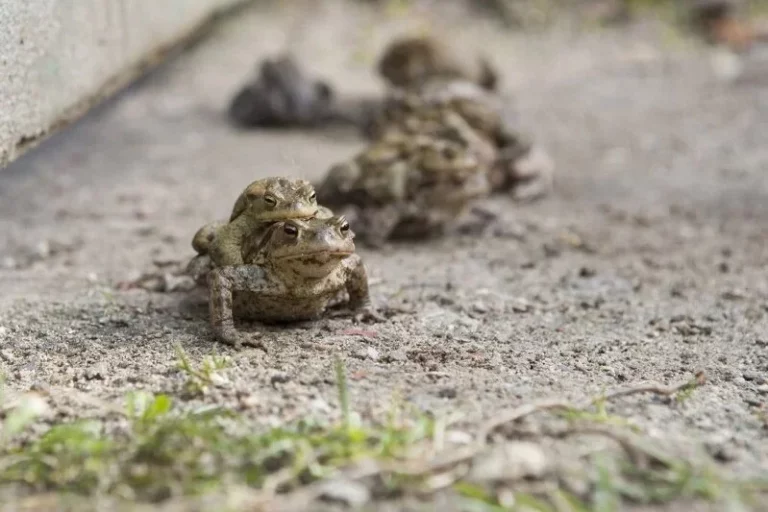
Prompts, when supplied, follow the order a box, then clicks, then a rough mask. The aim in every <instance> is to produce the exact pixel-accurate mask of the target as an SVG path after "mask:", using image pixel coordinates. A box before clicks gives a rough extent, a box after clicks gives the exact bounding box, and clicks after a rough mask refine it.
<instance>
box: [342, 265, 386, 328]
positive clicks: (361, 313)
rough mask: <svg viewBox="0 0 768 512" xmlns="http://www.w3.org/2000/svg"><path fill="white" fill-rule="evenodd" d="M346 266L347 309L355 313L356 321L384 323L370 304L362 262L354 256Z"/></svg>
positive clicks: (366, 278)
mask: <svg viewBox="0 0 768 512" xmlns="http://www.w3.org/2000/svg"><path fill="white" fill-rule="evenodd" d="M347 265H348V266H347V268H348V269H349V273H348V276H347V282H346V288H347V293H348V294H349V309H351V310H352V311H355V312H356V315H355V318H356V319H357V320H358V321H377V322H382V321H384V317H383V316H381V315H380V314H379V313H377V312H376V308H375V307H374V306H373V303H372V302H371V296H370V293H369V291H368V274H367V272H366V270H365V265H364V264H363V260H362V259H361V258H360V256H358V255H357V254H355V255H352V256H350V257H349V258H348V260H347Z"/></svg>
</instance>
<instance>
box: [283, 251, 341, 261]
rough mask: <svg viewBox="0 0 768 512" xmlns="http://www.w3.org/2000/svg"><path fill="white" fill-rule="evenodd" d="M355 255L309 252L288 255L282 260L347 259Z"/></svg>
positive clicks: (333, 252)
mask: <svg viewBox="0 0 768 512" xmlns="http://www.w3.org/2000/svg"><path fill="white" fill-rule="evenodd" d="M351 254H353V252H352V251H309V252H302V253H301V254H287V255H285V256H283V257H281V258H280V259H298V258H325V259H328V258H331V257H334V256H341V257H346V256H350V255H351Z"/></svg>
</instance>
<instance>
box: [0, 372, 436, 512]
mask: <svg viewBox="0 0 768 512" xmlns="http://www.w3.org/2000/svg"><path fill="white" fill-rule="evenodd" d="M187 366H189V365H188V362H187ZM337 372H338V373H339V374H340V375H343V374H344V371H343V365H341V363H340V362H337ZM201 374H202V372H198V371H197V370H195V371H194V374H193V375H195V376H196V378H200V377H201ZM339 391H340V392H339V394H340V397H346V396H347V390H346V379H341V380H340V390H339ZM341 402H342V403H343V404H345V405H343V409H344V410H345V411H346V412H344V413H343V420H342V421H341V422H340V423H322V422H313V421H301V422H299V423H297V424H295V425H291V426H287V427H281V428H274V429H270V430H268V431H266V432H262V433H256V434H253V433H250V432H249V429H247V428H245V426H244V425H243V423H242V421H241V418H239V417H238V416H237V415H235V414H234V413H232V412H231V411H228V410H226V409H221V408H210V407H209V408H205V409H200V410H194V411H185V410H183V409H181V408H179V407H176V406H175V404H174V402H173V399H172V398H171V397H169V396H167V395H162V394H161V395H151V394H148V393H132V394H130V395H129V396H128V397H127V400H126V407H125V418H126V419H127V420H128V421H127V423H128V426H127V428H125V429H123V430H121V431H118V432H108V431H107V430H106V429H105V428H104V424H103V423H101V422H94V421H81V422H74V423H68V424H61V425H55V426H53V427H51V428H50V429H49V430H48V431H47V432H46V433H45V434H44V435H43V436H42V437H40V438H39V439H37V440H36V441H34V442H32V443H30V444H27V445H24V446H21V447H17V448H14V449H9V450H6V451H5V453H3V454H2V455H0V483H17V484H23V485H25V486H27V487H29V488H30V489H33V490H36V491H45V490H57V491H69V492H75V493H81V494H94V493H99V494H107V495H114V496H116V497H120V498H126V499H131V500H142V501H158V500H162V499H164V498H167V497H170V496H178V495H194V494H200V493H205V492H209V491H212V490H215V489H216V488H217V487H219V486H220V485H222V483H223V482H224V481H225V480H226V481H227V482H228V483H233V484H244V485H248V486H251V487H256V488H261V487H263V486H264V485H265V484H267V483H268V480H269V479H270V478H276V477H277V478H278V479H279V486H278V487H279V488H278V489H277V490H280V491H284V490H289V489H292V488H295V487H297V486H299V485H304V484H307V483H309V482H312V481H314V480H317V479H319V478H322V477H324V476H327V475H330V474H331V473H333V472H334V471H335V470H336V469H337V468H339V467H342V466H344V465H347V464H350V463H352V462H354V461H355V460H358V459H361V458H373V459H377V458H382V457H386V458H389V459H392V458H397V457H401V456H405V455H406V454H407V452H408V448H409V447H410V446H412V445H414V444H415V443H419V442H420V441H422V440H424V439H426V438H428V437H429V436H430V435H431V432H432V429H431V428H430V425H431V424H432V422H431V420H428V419H426V418H422V421H421V422H420V425H418V426H417V428H413V427H412V426H411V425H410V424H408V423H403V424H394V423H387V424H385V425H378V424H369V425H356V424H354V423H353V422H352V421H351V420H350V417H351V414H350V412H349V406H348V401H347V398H341Z"/></svg>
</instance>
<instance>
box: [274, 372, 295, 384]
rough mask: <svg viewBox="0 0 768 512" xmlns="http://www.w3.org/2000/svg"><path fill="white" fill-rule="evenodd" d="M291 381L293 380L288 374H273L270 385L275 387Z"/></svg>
mask: <svg viewBox="0 0 768 512" xmlns="http://www.w3.org/2000/svg"><path fill="white" fill-rule="evenodd" d="M290 380H291V376H290V375H288V374H287V373H285V372H275V373H273V374H272V377H270V378H269V383H270V384H271V385H273V386H274V385H275V384H285V383H286V382H288V381H290Z"/></svg>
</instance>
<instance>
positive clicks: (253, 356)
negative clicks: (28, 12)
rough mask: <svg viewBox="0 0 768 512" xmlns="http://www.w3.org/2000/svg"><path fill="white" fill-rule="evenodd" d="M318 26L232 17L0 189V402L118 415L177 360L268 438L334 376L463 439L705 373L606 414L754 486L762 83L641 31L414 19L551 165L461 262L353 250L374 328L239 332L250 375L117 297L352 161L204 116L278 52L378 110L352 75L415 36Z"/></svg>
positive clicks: (763, 178) (391, 21) (364, 401)
mask: <svg viewBox="0 0 768 512" xmlns="http://www.w3.org/2000/svg"><path fill="white" fill-rule="evenodd" d="M323 4H324V7H323V8H322V9H321V8H319V7H317V8H315V9H316V12H314V13H312V15H311V16H305V17H304V18H298V17H296V16H295V13H294V12H293V11H290V10H288V9H287V8H283V9H282V10H271V9H269V10H268V9H265V8H261V9H259V8H255V9H250V10H247V11H245V12H243V13H240V14H239V15H238V16H237V17H236V19H234V20H230V21H227V22H225V23H223V24H222V25H221V26H219V27H217V29H216V30H215V31H214V33H213V34H211V35H210V37H209V38H207V39H206V40H205V42H204V44H200V45H198V46H196V47H195V48H193V49H191V50H190V51H189V52H187V53H186V54H184V55H182V56H180V57H179V58H177V59H175V60H173V61H172V62H169V63H168V64H166V65H164V66H163V68H162V69H159V70H157V71H156V72H154V73H152V74H151V75H150V76H148V77H147V78H145V79H143V80H142V81H141V82H140V83H138V84H136V85H135V86H134V87H132V88H131V89H130V90H127V91H125V92H124V93H123V94H121V95H120V97H118V98H116V99H114V100H113V101H110V102H109V103H108V104H106V105H104V106H102V107H100V108H98V109H97V110H96V111H94V112H93V113H92V114H91V115H89V117H88V118H86V119H84V120H83V121H82V122H80V123H78V124H77V125H75V126H73V127H72V128H70V129H68V130H66V131H65V132H63V133H61V134H59V135H57V136H55V137H54V138H53V139H51V140H49V141H48V142H47V143H45V144H44V145H42V146H41V147H40V148H39V149H38V150H36V151H33V152H32V153H30V154H29V155H27V156H26V157H24V158H23V159H22V160H20V161H17V162H16V163H14V164H13V165H11V166H10V167H9V168H7V169H4V170H3V171H2V172H0V244H1V247H2V253H1V254H0V263H2V269H0V288H2V290H3V292H2V294H0V342H1V343H2V348H1V349H0V367H2V369H3V370H4V371H5V373H6V375H7V380H8V383H9V385H10V387H11V389H12V390H17V391H24V390H28V389H30V388H35V389H38V390H45V391H47V392H48V393H47V394H48V395H49V402H50V404H51V406H52V410H53V416H54V417H55V418H56V419H59V420H62V419H69V418H73V417H101V416H103V415H105V414H106V413H107V412H108V411H109V410H110V408H111V407H113V405H112V404H114V403H115V402H116V400H118V399H120V398H121V397H122V396H123V395H124V394H125V393H126V392H127V391H128V390H130V389H145V390H150V391H153V392H168V393H177V392H178V390H179V388H180V385H181V380H182V377H181V376H180V375H179V373H178V372H177V371H176V369H175V365H176V361H177V358H176V355H175V353H174V350H173V344H174V343H179V344H181V346H182V347H184V349H185V350H186V351H187V352H188V353H189V355H190V356H191V357H192V358H194V359H199V358H201V357H202V356H203V355H205V354H209V353H212V352H221V353H226V354H228V355H230V356H232V357H233V359H234V364H233V367H232V368H231V369H230V370H229V371H228V373H227V376H228V379H229V385H228V386H225V387H222V388H220V389H215V390H214V391H213V392H212V393H211V394H210V395H209V396H207V397H205V398H204V399H203V401H206V402H216V403H224V404H228V405H234V406H236V407H238V408H239V409H241V410H243V411H244V412H245V413H246V414H247V415H249V416H250V417H252V418H253V422H254V425H255V426H259V425H273V424H279V423H281V422H284V421H288V420H291V419H295V418H298V417H301V416H303V415H306V414H314V415H327V414H333V413H334V411H335V410H336V398H335V393H336V391H335V387H334V382H333V370H332V357H333V354H334V353H336V352H338V351H340V352H341V353H342V354H343V357H344V358H345V360H346V364H347V367H348V371H349V372H350V375H351V390H350V391H351V398H352V403H353V405H354V407H355V408H357V409H360V410H368V409H371V408H377V407H378V406H383V405H386V404H387V403H388V401H389V399H390V396H391V395H392V393H393V392H395V391H397V390H399V391H400V392H401V393H402V394H403V395H404V396H405V397H406V398H407V399H408V400H409V401H411V402H412V403H415V404H417V405H418V406H420V407H423V408H426V409H430V410H435V411H446V410H451V411H459V412H461V413H463V414H464V415H465V416H466V418H467V420H468V421H475V420H479V419H481V418H484V417H488V416H490V415H492V414H493V412H494V411H496V410H498V409H499V408H502V407H509V406H515V405H518V404H520V403H522V402H526V401H530V400H533V399H538V398H545V397H564V398H571V399H579V398H583V397H585V396H591V395H594V394H597V393H600V392H601V391H602V390H604V389H609V388H614V387H617V386H623V385H628V384H635V383H639V382H644V381H659V382H662V383H676V382H679V381H681V380H685V379H688V378H690V377H691V376H692V375H693V374H694V373H695V372H696V371H699V370H703V371H704V372H705V373H706V375H707V378H708V382H707V384H706V386H704V387H703V388H701V389H700V390H698V391H696V392H695V393H694V394H693V395H692V396H691V398H690V399H688V400H686V401H685V402H683V403H680V404H672V405H670V404H667V403H664V402H663V401H660V400H657V399H653V398H649V397H647V396H645V397H636V398H635V397H630V398H628V399H626V400H622V401H620V403H619V405H618V406H617V408H616V409H615V412H617V413H618V414H622V415H624V416H627V417H629V418H631V419H632V420H633V421H634V422H636V423H637V424H639V425H640V426H641V427H642V428H643V429H644V431H645V432H646V433H647V434H648V435H649V436H653V437H658V438H660V439H662V438H663V439H667V440H686V441H688V442H690V441H695V442H697V443H699V442H700V443H703V445H704V446H705V447H707V449H708V450H709V452H710V453H711V454H712V455H713V456H715V457H716V458H718V459H719V460H720V461H721V462H723V464H726V465H728V466H730V467H733V468H735V469H737V470H739V471H744V472H750V473H751V472H756V471H768V437H767V434H768V425H767V424H766V421H768V420H766V415H767V414H768V380H766V379H767V378H768V272H766V268H767V266H768V176H767V173H768V167H766V166H767V164H766V162H768V145H766V144H765V141H766V136H765V134H766V133H768V87H766V86H767V85H768V72H766V67H765V65H764V63H761V62H760V61H755V62H754V67H752V68H749V69H748V70H747V72H746V74H745V76H744V77H742V79H741V80H739V81H737V82H735V83H725V82H723V81H721V80H719V79H718V78H717V77H716V76H715V75H714V74H713V71H712V66H711V62H710V60H709V58H708V54H707V53H706V52H705V51H704V50H702V49H700V48H696V47H693V46H691V45H688V44H683V43H681V41H679V40H677V39H670V38H669V37H667V36H668V33H667V32H666V31H665V30H663V29H660V28H658V27H655V26H653V25H650V24H642V25H638V26H634V27H632V28H630V29H626V30H625V31H624V32H618V31H617V32H612V31H601V32H595V31H592V32H586V33H576V32H575V31H573V30H571V29H558V30H553V31H550V32H547V33H543V34H530V35H523V34H520V33H514V32H503V31H501V30H498V29H496V28H495V27H494V26H493V25H490V24H489V23H483V22H481V21H480V20H478V21H475V22H473V23H467V22H466V21H464V20H463V19H461V18H459V17H456V16H454V15H453V14H452V13H444V14H443V15H442V17H441V19H440V21H436V20H433V23H435V24H438V23H444V24H445V25H444V26H446V27H449V28H451V30H452V33H453V34H455V38H456V39H457V40H459V41H466V42H467V43H468V44H475V45H480V44H482V46H483V47H485V48H487V49H489V50H492V51H493V55H494V57H495V60H496V61H497V62H498V63H499V65H500V66H501V67H502V70H503V72H504V87H505V88H506V89H507V90H509V92H510V93H511V94H512V95H513V96H514V101H515V105H516V107H517V109H518V112H519V117H520V122H521V126H522V127H523V128H524V129H525V130H527V131H529V132H531V133H533V134H534V135H535V137H536V138H537V139H538V140H540V141H541V143H542V144H544V145H545V147H546V148H548V149H549V150H550V151H551V153H552V155H553V157H554V158H555V160H556V162H557V164H558V166H559V168H558V177H557V178H558V181H557V189H556V191H555V193H554V194H553V195H552V196H551V197H549V198H547V199H546V200H543V201H541V202H538V203H535V204H529V205H518V204H514V203H512V202H511V201H509V200H507V199H505V198H504V197H495V198H493V199H492V200H490V201H488V203H487V204H486V205H484V206H485V207H487V208H488V209H490V210H493V211H495V212H497V213H498V214H499V215H500V216H501V217H502V218H503V219H504V221H503V223H502V225H501V228H500V229H497V230H495V231H494V232H493V233H489V234H487V235H484V236H462V237H457V238H451V239H444V240H440V241H434V242H430V243H424V244H398V245H392V246H389V247H387V248H384V249H382V250H380V251H368V250H365V249H360V250H359V252H360V253H361V254H362V255H363V257H364V259H365V261H366V263H367V265H368V268H369V272H370V274H371V278H372V281H373V283H374V285H373V286H372V292H373V297H374V300H375V301H376V302H377V303H378V304H379V305H380V307H382V308H386V309H389V310H390V311H392V312H393V313H392V314H393V315H394V316H392V318H391V319H390V320H389V321H388V322H386V323H382V324H375V325H366V326H357V325H354V324H352V323H351V322H350V321H349V320H345V319H333V320H323V321H320V322H317V323H308V324H302V325H298V326H292V327H287V328H277V327H261V326H254V327H253V328H264V329H265V330H266V331H267V333H268V334H267V338H266V339H267V345H268V352H267V353H265V352H263V351H261V350H257V349H246V350H243V351H241V352H235V351H232V350H231V349H229V348H228V347H225V346H222V345H220V344H217V343H215V342H214V341H213V339H212V337H211V335H210V333H209V329H208V325H207V318H206V312H207V310H206V304H205V297H204V296H201V295H199V294H195V293H188V292H183V291H177V292H173V293H150V292H147V291H144V290H135V289H134V290H127V291H120V290H117V289H116V284H117V283H119V282H121V281H126V280H131V279H135V278H136V277H137V276H138V275H139V274H141V273H143V272H148V271H152V270H153V269H154V268H155V267H154V265H153V262H164V261H173V260H179V259H185V258H189V257H191V256H192V255H193V251H192V249H191V246H190V241H191V238H192V235H193V234H194V232H195V230H196V229H197V227H199V226H200V225H201V224H202V223H204V222H206V221H209V220H211V219H215V218H220V217H225V216H227V215H228V212H229V210H230V208H231V204H232V202H233V201H234V199H235V197H236V196H237V195H238V193H239V192H240V190H241V189H242V188H243V187H244V186H245V185H246V184H247V183H249V182H250V181H252V180H254V179H256V178H259V177H264V176H269V175H280V174H284V175H293V176H299V177H304V178H307V179H312V180H316V179H318V178H320V177H321V176H322V175H323V173H324V172H325V171H326V170H327V169H328V167H329V166H330V165H331V164H332V163H334V162H336V161H339V160H342V159H344V158H347V157H349V156H350V155H351V154H353V153H354V152H355V151H357V150H358V149H359V148H361V147H362V146H363V141H362V140H360V139H359V138H357V137H356V136H355V135H354V134H352V133H348V132H343V131H337V132H328V133H314V134H313V133H301V132H290V131H285V132H240V131H237V130H235V129H234V128H232V127H231V126H230V125H228V123H227V122H226V120H225V119H224V117H223V112H224V109H225V108H226V105H227V102H228V100H229V98H230V96H231V95H232V94H233V93H234V92H235V90H236V89H237V88H238V87H239V86H240V84H241V83H242V81H243V80H244V78H245V77H246V76H247V75H248V74H249V73H250V72H251V71H252V69H253V66H254V64H255V63H256V61H257V60H258V59H259V58H261V57H263V56H266V55H269V54H271V53H272V52H275V51H278V50H280V49H281V48H282V47H283V45H284V44H288V45H289V46H290V47H291V48H292V49H293V50H294V51H296V53H297V54H298V55H299V56H300V58H301V60H302V62H303V63H305V65H306V66H307V67H308V68H309V69H310V70H312V71H313V72H314V73H316V74H318V75H322V76H325V77H327V78H329V79H330V80H332V81H333V83H335V84H336V85H337V87H339V88H340V89H342V90H343V91H348V92H349V93H370V92H375V91H377V90H379V89H380V87H381V85H380V84H379V83H378V82H377V81H376V77H375V76H374V75H373V73H372V71H371V63H372V61H371V59H372V57H373V56H374V55H375V54H376V52H377V51H378V50H379V49H380V48H381V46H382V45H383V44H384V43H385V42H386V41H387V40H388V38H389V37H391V36H392V35H393V34H394V33H397V32H399V31H402V30H403V29H404V28H405V27H408V26H418V25H419V23H420V21H419V19H418V18H409V19H405V18H401V17H388V18H386V19H385V18H383V17H381V16H380V15H376V14H374V13H373V12H372V11H369V10H368V9H367V8H366V7H360V6H354V7H353V6H350V5H348V4H346V3H337V2H328V3H327V4H326V3H323ZM310 18H311V24H310ZM761 66H762V69H761ZM444 510H447V509H446V508H444Z"/></svg>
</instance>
